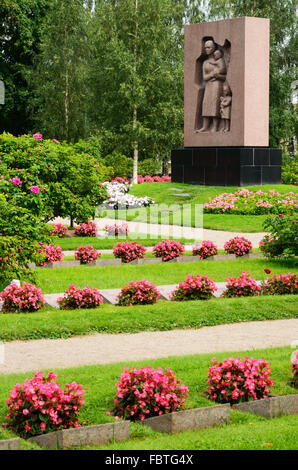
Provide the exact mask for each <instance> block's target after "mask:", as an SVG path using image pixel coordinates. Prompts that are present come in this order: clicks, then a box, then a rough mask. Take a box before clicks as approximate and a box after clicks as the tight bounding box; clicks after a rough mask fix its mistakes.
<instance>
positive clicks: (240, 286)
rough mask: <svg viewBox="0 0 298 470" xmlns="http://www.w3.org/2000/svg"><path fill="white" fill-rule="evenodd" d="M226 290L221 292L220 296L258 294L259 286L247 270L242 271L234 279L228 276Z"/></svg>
mask: <svg viewBox="0 0 298 470" xmlns="http://www.w3.org/2000/svg"><path fill="white" fill-rule="evenodd" d="M226 282H227V284H226V290H225V291H224V292H223V293H222V297H247V296H251V295H252V296H256V295H260V291H261V286H259V285H258V283H257V281H256V280H255V279H253V278H252V277H251V276H250V274H249V272H245V271H243V272H242V274H240V276H239V277H237V278H236V279H235V278H234V277H230V278H229V277H228V278H227V281H226Z"/></svg>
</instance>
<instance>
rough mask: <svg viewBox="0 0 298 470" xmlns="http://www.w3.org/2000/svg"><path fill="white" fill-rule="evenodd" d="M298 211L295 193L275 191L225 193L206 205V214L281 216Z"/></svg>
mask: <svg viewBox="0 0 298 470" xmlns="http://www.w3.org/2000/svg"><path fill="white" fill-rule="evenodd" d="M295 209H297V199H296V198H295V194H294V193H293V192H290V193H287V194H280V193H279V192H277V191H274V190H273V189H270V190H269V191H268V192H263V191H261V190H260V191H256V192H255V191H249V190H248V189H245V188H243V189H239V190H238V191H237V192H235V193H223V194H220V195H219V196H217V197H216V198H214V199H213V200H211V201H210V202H209V203H207V204H204V212H206V213H210V212H211V213H216V214H220V213H225V214H251V215H258V214H280V213H291V212H292V211H293V210H295Z"/></svg>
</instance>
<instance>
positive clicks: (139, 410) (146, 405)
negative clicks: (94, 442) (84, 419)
mask: <svg viewBox="0 0 298 470" xmlns="http://www.w3.org/2000/svg"><path fill="white" fill-rule="evenodd" d="M116 387H117V394H116V397H117V398H115V400H114V403H115V405H116V407H115V410H114V411H113V415H114V416H116V417H120V418H124V419H130V420H141V421H143V420H144V419H145V418H151V417H152V416H159V415H162V414H165V413H172V412H173V411H178V410H179V409H180V408H181V407H182V406H183V405H184V403H185V399H186V398H187V392H188V387H186V386H185V385H183V384H181V380H177V379H176V377H175V374H174V373H173V372H172V371H171V370H170V369H167V371H166V372H163V370H162V369H161V368H159V369H157V370H155V369H153V368H152V367H150V366H148V367H146V368H145V367H142V368H141V369H136V368H135V367H134V368H133V369H132V370H129V369H128V368H127V367H125V369H124V372H122V374H121V375H120V381H119V382H117V383H116ZM108 414H111V413H110V412H108Z"/></svg>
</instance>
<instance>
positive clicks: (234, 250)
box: [224, 237, 252, 257]
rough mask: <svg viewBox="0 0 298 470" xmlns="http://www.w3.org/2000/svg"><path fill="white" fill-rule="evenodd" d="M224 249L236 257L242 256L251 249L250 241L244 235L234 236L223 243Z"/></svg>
mask: <svg viewBox="0 0 298 470" xmlns="http://www.w3.org/2000/svg"><path fill="white" fill-rule="evenodd" d="M224 250H225V251H226V252H227V253H228V254H235V256H237V257H238V256H244V255H247V254H248V253H249V252H250V251H251V250H252V243H251V242H250V241H249V240H247V239H246V238H244V237H234V238H231V240H228V241H227V242H226V243H225V244H224Z"/></svg>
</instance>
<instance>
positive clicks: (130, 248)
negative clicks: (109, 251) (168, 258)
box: [113, 241, 147, 263]
mask: <svg viewBox="0 0 298 470" xmlns="http://www.w3.org/2000/svg"><path fill="white" fill-rule="evenodd" d="M146 251H147V250H146V248H145V247H144V246H143V245H141V244H140V243H137V242H134V241H132V242H128V241H125V242H123V243H120V242H118V243H117V244H116V245H115V246H114V247H113V254H114V256H115V258H121V259H122V262H123V263H130V262H131V261H133V260H135V259H138V258H144V253H145V252H146Z"/></svg>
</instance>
